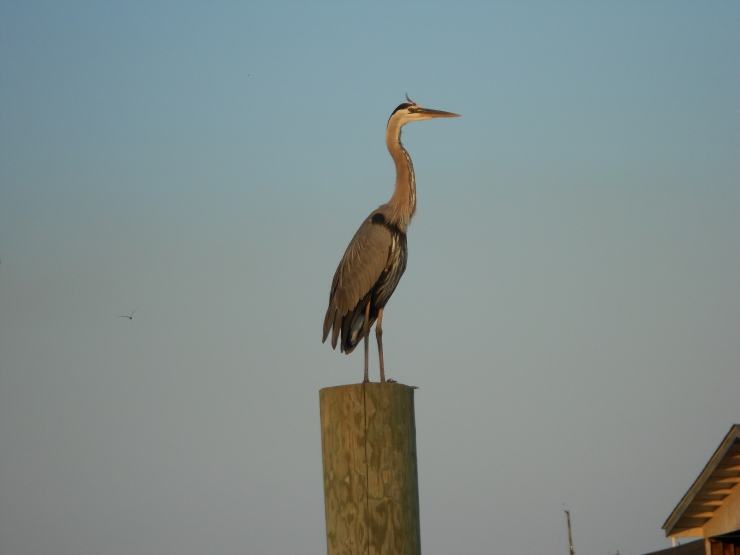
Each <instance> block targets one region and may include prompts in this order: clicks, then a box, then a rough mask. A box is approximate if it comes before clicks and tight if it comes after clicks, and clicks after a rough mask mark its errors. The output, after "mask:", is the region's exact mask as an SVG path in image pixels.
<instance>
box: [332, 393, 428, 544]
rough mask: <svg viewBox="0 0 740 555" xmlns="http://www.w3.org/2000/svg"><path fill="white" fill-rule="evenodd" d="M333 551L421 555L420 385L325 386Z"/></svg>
mask: <svg viewBox="0 0 740 555" xmlns="http://www.w3.org/2000/svg"><path fill="white" fill-rule="evenodd" d="M319 397H320V404H321V451H322V458H323V465H324V506H325V509H326V545H327V549H326V551H327V554H328V555H339V554H341V555H420V554H421V537H420V534H419V484H418V477H417V466H416V425H415V422H414V388H412V387H409V386H406V385H401V384H398V383H392V382H386V383H361V384H354V385H344V386H339V387H328V388H325V389H322V390H321V391H320V393H319Z"/></svg>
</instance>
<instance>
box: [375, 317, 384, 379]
mask: <svg viewBox="0 0 740 555" xmlns="http://www.w3.org/2000/svg"><path fill="white" fill-rule="evenodd" d="M382 324H383V309H382V308H381V309H379V310H378V321H377V322H375V337H377V339H378V359H379V361H380V383H385V367H384V366H383V328H382Z"/></svg>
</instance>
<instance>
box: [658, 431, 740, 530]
mask: <svg viewBox="0 0 740 555" xmlns="http://www.w3.org/2000/svg"><path fill="white" fill-rule="evenodd" d="M738 483H740V424H735V425H734V426H732V428H730V431H729V433H728V434H727V435H726V436H725V439H724V440H722V443H721V444H720V446H719V447H718V448H717V450H716V451H715V452H714V455H712V458H711V459H709V462H708V463H707V465H706V466H705V467H704V470H702V472H701V474H699V477H698V478H697V479H696V480H695V481H694V483H693V485H692V486H691V487H690V488H689V491H687V492H686V495H684V496H683V499H681V501H680V502H679V504H678V505H676V508H675V509H673V512H672V513H671V516H669V517H668V520H666V522H665V524H664V525H663V529H664V530H665V533H666V536H677V535H688V534H687V533H690V532H691V531H695V532H696V533H695V534H691V535H695V536H703V534H702V531H701V527H702V526H704V524H706V523H707V522H708V521H709V520H710V519H711V518H712V513H713V512H714V511H716V510H717V509H718V508H719V507H721V506H722V503H723V502H724V499H725V498H726V497H727V496H728V495H730V491H731V490H732V488H734V487H735V486H736V485H737V484H738Z"/></svg>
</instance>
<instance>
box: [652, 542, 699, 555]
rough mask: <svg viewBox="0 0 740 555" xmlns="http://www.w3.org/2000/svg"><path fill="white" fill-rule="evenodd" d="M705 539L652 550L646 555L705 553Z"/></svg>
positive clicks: (694, 554)
mask: <svg viewBox="0 0 740 555" xmlns="http://www.w3.org/2000/svg"><path fill="white" fill-rule="evenodd" d="M705 554H706V551H705V550H704V540H695V541H693V542H689V543H685V544H683V545H677V546H676V547H669V548H667V549H661V550H660V551H652V552H650V553H646V554H645V555H705Z"/></svg>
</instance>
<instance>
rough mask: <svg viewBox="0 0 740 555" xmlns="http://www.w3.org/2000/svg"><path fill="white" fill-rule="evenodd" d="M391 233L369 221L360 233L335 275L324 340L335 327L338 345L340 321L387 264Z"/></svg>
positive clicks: (361, 228)
mask: <svg viewBox="0 0 740 555" xmlns="http://www.w3.org/2000/svg"><path fill="white" fill-rule="evenodd" d="M390 247H391V232H390V231H389V230H388V229H387V228H386V227H385V226H383V225H378V224H374V223H372V221H371V220H370V218H368V219H367V220H365V222H364V223H363V224H362V225H361V226H360V229H358V230H357V233H355V236H354V237H353V238H352V241H350V243H349V246H348V247H347V250H346V251H345V253H344V256H343V257H342V261H341V262H340V263H339V266H338V267H337V271H336V273H335V274H334V280H333V281H332V284H331V292H330V294H329V309H328V310H327V312H326V317H325V318H324V336H323V338H324V341H325V340H326V337H327V336H328V335H329V330H330V329H331V328H332V326H333V327H334V333H333V334H332V346H336V340H337V336H338V334H339V329H340V328H341V321H342V319H343V318H344V316H346V315H347V314H348V313H349V312H351V311H352V310H353V309H354V308H355V306H357V303H358V302H360V300H362V298H363V297H364V296H365V295H366V294H367V293H368V292H369V291H370V290H371V289H372V288H373V287H374V286H375V283H376V282H377V281H378V278H379V277H380V274H382V273H383V270H384V269H385V267H386V264H387V263H388V252H389V249H390Z"/></svg>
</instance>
